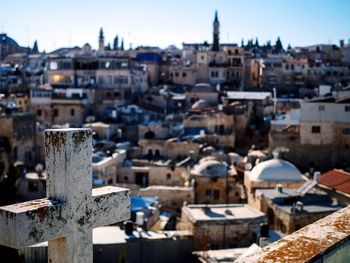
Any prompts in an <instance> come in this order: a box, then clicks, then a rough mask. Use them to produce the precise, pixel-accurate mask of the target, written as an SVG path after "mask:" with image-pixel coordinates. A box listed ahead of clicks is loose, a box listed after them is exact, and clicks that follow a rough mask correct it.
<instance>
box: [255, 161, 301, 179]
mask: <svg viewBox="0 0 350 263" xmlns="http://www.w3.org/2000/svg"><path fill="white" fill-rule="evenodd" d="M249 177H250V180H251V181H279V182H281V181H283V182H302V181H304V179H303V178H302V176H301V174H300V171H299V170H298V168H296V167H295V166H294V165H293V164H291V163H290V162H287V161H284V160H281V159H272V160H268V161H264V162H261V163H258V164H257V165H256V166H255V167H254V168H253V169H252V170H251V172H250V176H249Z"/></svg>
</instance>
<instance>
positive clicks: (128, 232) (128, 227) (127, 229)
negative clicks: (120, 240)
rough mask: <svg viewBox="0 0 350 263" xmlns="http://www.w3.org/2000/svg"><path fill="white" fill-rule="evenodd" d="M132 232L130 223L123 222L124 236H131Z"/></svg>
mask: <svg viewBox="0 0 350 263" xmlns="http://www.w3.org/2000/svg"><path fill="white" fill-rule="evenodd" d="M133 231H134V224H133V222H132V221H130V220H127V221H125V222H124V232H125V234H126V235H132V232H133Z"/></svg>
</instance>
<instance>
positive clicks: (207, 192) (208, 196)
mask: <svg viewBox="0 0 350 263" xmlns="http://www.w3.org/2000/svg"><path fill="white" fill-rule="evenodd" d="M205 197H207V198H210V197H211V190H210V189H207V190H205Z"/></svg>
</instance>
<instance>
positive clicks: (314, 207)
mask: <svg viewBox="0 0 350 263" xmlns="http://www.w3.org/2000/svg"><path fill="white" fill-rule="evenodd" d="M276 206H277V208H278V209H280V210H281V211H283V212H285V213H287V214H292V207H293V206H292V205H276ZM342 208H343V207H341V206H334V205H331V204H327V203H322V202H320V203H312V204H303V210H302V211H301V212H297V213H298V214H312V213H315V214H317V213H327V212H329V213H332V212H335V211H337V210H339V209H342Z"/></svg>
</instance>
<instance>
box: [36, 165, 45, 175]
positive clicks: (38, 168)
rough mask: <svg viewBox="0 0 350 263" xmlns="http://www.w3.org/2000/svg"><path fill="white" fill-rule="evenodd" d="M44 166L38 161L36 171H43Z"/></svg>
mask: <svg viewBox="0 0 350 263" xmlns="http://www.w3.org/2000/svg"><path fill="white" fill-rule="evenodd" d="M43 169H44V167H43V165H42V164H41V163H38V164H37V165H36V166H35V171H36V172H37V173H41V172H42V171H43Z"/></svg>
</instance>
